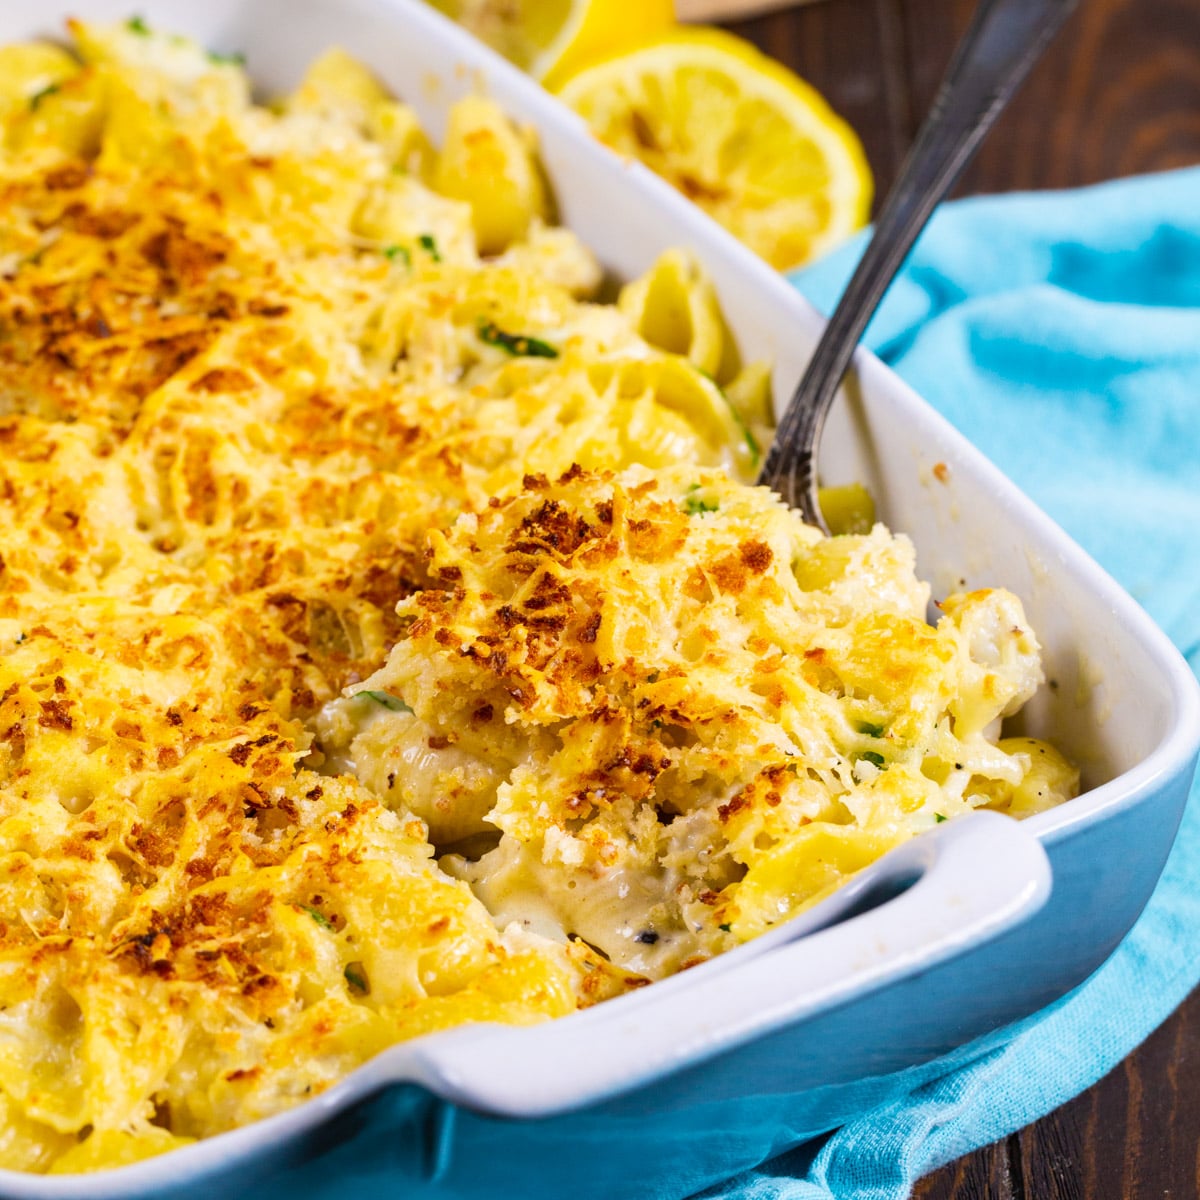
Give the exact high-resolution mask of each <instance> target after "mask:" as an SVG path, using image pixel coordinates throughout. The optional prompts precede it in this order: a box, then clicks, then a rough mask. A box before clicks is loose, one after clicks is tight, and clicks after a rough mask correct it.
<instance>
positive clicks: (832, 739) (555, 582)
mask: <svg viewBox="0 0 1200 1200" xmlns="http://www.w3.org/2000/svg"><path fill="white" fill-rule="evenodd" d="M73 32H74V34H75V36H76V41H77V46H78V51H79V59H81V60H82V61H79V60H77V59H76V58H74V57H72V56H70V55H67V54H66V53H65V52H63V51H61V50H58V49H56V48H54V47H50V46H23V47H9V48H6V49H3V50H0V133H2V137H3V143H4V152H3V154H2V155H0V1117H2V1118H3V1128H4V1134H3V1137H0V1164H2V1165H4V1166H8V1167H18V1168H23V1169H27V1170H52V1171H80V1170H90V1169H95V1168H98V1167H102V1166H112V1165H117V1164H119V1163H122V1162H130V1161H134V1160H136V1159H138V1158H141V1157H145V1156H147V1155H150V1154H156V1153H159V1152H161V1151H163V1150H167V1149H170V1148H171V1147H173V1146H177V1145H180V1144H183V1143H184V1142H186V1141H187V1140H190V1139H193V1138H198V1137H204V1136H208V1135H210V1134H213V1133H217V1132H219V1131H221V1130H225V1129H229V1128H232V1127H234V1126H237V1125H240V1124H243V1123H245V1122H247V1121H251V1120H254V1119H256V1118H258V1117H262V1116H265V1115H268V1114H270V1113H274V1112H278V1111H280V1110H282V1109H285V1108H287V1107H289V1106H291V1105H293V1104H295V1103H298V1102H299V1101H301V1100H303V1099H304V1098H306V1097H308V1096H312V1095H314V1094H316V1093H318V1092H320V1091H321V1090H322V1089H324V1088H326V1087H328V1086H329V1085H330V1084H331V1083H333V1082H335V1081H336V1080H338V1079H340V1078H342V1077H343V1076H344V1075H345V1074H346V1073H347V1072H349V1071H350V1070H352V1069H353V1068H354V1067H355V1066H357V1065H359V1064H361V1063H362V1062H364V1061H365V1060H366V1059H368V1058H369V1057H371V1056H372V1055H373V1054H375V1053H376V1052H378V1051H379V1050H380V1049H381V1048H383V1047H385V1046H387V1045H389V1044H392V1043H393V1042H396V1041H398V1040H400V1039H403V1038H408V1037H413V1036H416V1035H419V1034H422V1033H426V1032H430V1031H433V1030H436V1029H441V1028H446V1027H449V1026H453V1025H456V1024H460V1023H462V1022H466V1021H506V1022H530V1021H538V1020H543V1019H546V1018H549V1017H553V1016H557V1015H561V1014H564V1013H567V1012H569V1011H572V1010H574V1009H576V1008H577V1007H579V1006H582V1005H587V1004H590V1003H594V1002H595V1001H597V1000H601V999H605V998H607V997H609V996H612V995H616V994H619V993H620V992H622V991H626V990H628V989H629V988H632V987H637V986H640V985H642V984H644V983H646V982H648V981H649V980H651V979H653V978H657V977H659V976H661V975H663V974H665V973H667V972H669V971H672V970H676V969H678V968H680V967H682V966H686V965H689V964H690V963H694V962H697V961H699V960H701V959H703V958H705V957H707V956H709V955H711V954H714V953H717V952H719V951H720V950H722V949H724V948H725V947H727V946H730V945H733V944H736V943H737V942H738V941H740V940H743V939H745V938H748V937H752V936H753V935H754V934H755V933H757V932H758V931H760V930H761V929H763V928H765V927H767V926H768V925H770V924H771V923H772V922H774V921H778V920H781V919H783V918H784V917H785V916H787V915H788V914H789V913H790V912H792V911H794V910H796V909H797V908H799V907H801V906H802V905H804V904H807V903H811V902H813V901H814V900H815V899H817V898H819V897H820V896H821V895H824V894H825V893H826V892H827V891H828V890H829V889H830V888H832V887H834V886H836V885H837V883H838V882H839V881H840V880H842V879H844V878H845V877H846V876H847V875H849V874H850V873H852V872H853V871H854V870H856V869H858V868H859V867H861V866H862V865H864V864H865V863H867V862H869V861H871V859H872V858H874V857H875V856H877V855H878V854H880V853H882V852H883V851H884V850H886V849H887V848H888V847H890V846H891V845H894V844H896V843H897V842H898V841H900V840H902V839H903V838H906V837H909V836H912V835H913V834H915V833H916V832H919V831H920V830H921V829H923V828H927V827H928V826H929V825H931V824H933V823H935V822H936V821H937V820H938V819H940V818H942V817H949V816H953V815H955V814H957V813H959V812H963V811H966V810H968V809H970V808H972V807H976V806H980V805H987V806H990V807H993V808H999V809H1002V810H1005V811H1011V812H1014V813H1016V814H1018V815H1024V814H1025V813H1028V812H1033V811H1037V810H1039V809H1040V808H1041V807H1044V806H1046V805H1048V804H1051V803H1055V802H1057V801H1059V800H1061V799H1063V798H1064V797H1065V796H1067V795H1069V794H1070V793H1071V791H1072V790H1073V788H1074V786H1075V780H1074V773H1073V771H1072V769H1071V768H1070V767H1069V766H1067V764H1065V763H1064V762H1063V760H1062V759H1061V757H1060V756H1058V755H1057V754H1056V752H1054V751H1053V750H1052V749H1051V748H1049V747H1047V746H1045V745H1044V744H1043V743H1040V742H1034V741H1032V740H1029V739H1017V740H1013V739H1007V740H1005V739H1001V740H999V741H997V727H998V720H999V718H1000V717H1001V716H1003V715H1004V714H1006V713H1008V712H1011V711H1013V710H1014V709H1015V708H1016V707H1017V706H1019V705H1020V703H1022V702H1023V700H1024V699H1025V698H1027V697H1028V696H1029V695H1030V694H1031V693H1032V691H1033V689H1034V688H1035V687H1036V685H1037V682H1038V680H1039V678H1040V674H1039V668H1038V661H1037V660H1038V653H1037V644H1036V641H1035V639H1034V637H1033V634H1032V633H1031V632H1030V631H1029V629H1028V628H1027V626H1026V624H1025V621H1024V617H1023V615H1022V613H1021V611H1020V605H1019V604H1018V603H1017V601H1016V600H1015V599H1014V598H1013V597H1011V596H1009V595H1008V594H1007V593H1003V592H989V593H976V594H973V595H970V596H962V597H954V598H952V599H951V600H949V601H947V602H946V604H945V606H944V608H945V616H944V617H943V619H942V620H941V622H940V623H939V625H938V626H937V628H936V629H934V628H931V627H930V626H928V625H927V624H926V623H925V621H924V611H925V604H926V599H927V592H926V589H925V588H924V587H923V585H921V584H919V583H918V582H917V580H916V579H915V577H914V575H913V563H912V551H911V548H910V547H909V545H908V543H907V542H906V541H905V540H904V539H903V538H895V537H892V536H891V535H890V534H888V533H887V532H886V531H885V530H883V529H882V528H876V529H875V530H874V532H872V533H871V534H870V535H868V536H862V537H843V538H837V539H832V540H826V539H822V538H821V537H820V536H819V535H818V534H817V533H815V532H814V531H813V530H811V529H807V528H805V527H804V526H803V525H802V524H801V523H800V522H799V520H798V519H797V518H796V517H795V516H794V515H793V514H791V513H789V512H787V511H786V510H784V509H783V508H782V507H781V506H780V505H779V503H778V502H777V501H776V500H774V499H773V498H772V497H770V496H769V495H768V494H767V493H766V492H764V491H762V490H759V489H753V488H750V487H747V486H744V485H743V484H741V483H738V482H736V480H737V479H738V478H739V477H741V476H743V475H749V474H751V473H752V472H753V470H754V467H755V460H756V455H757V444H756V440H755V436H754V433H753V432H751V430H750V429H749V428H748V427H747V425H746V424H745V423H744V421H743V418H742V417H741V416H739V415H738V414H737V413H735V412H734V410H733V409H732V408H731V407H730V406H729V404H728V403H727V401H726V399H725V396H724V394H723V393H722V390H721V388H720V387H719V386H718V382H717V381H719V382H720V383H721V384H725V385H727V389H728V393H729V394H730V395H732V396H735V397H739V398H740V399H741V401H742V411H743V414H744V416H745V418H746V419H747V420H749V421H750V423H751V424H754V423H755V422H756V421H759V422H761V418H762V415H763V411H764V408H765V404H764V398H765V392H764V382H763V381H764V379H765V374H764V372H763V370H762V368H761V365H757V364H752V365H750V366H749V367H747V368H745V369H741V367H740V364H739V363H738V360H737V355H736V350H735V348H734V347H733V345H732V342H731V341H730V340H729V337H728V333H727V331H726V329H725V326H724V323H723V321H722V320H721V317H720V312H719V310H718V308H717V306H716V300H715V297H714V296H713V294H712V289H711V285H709V284H708V282H707V281H706V280H705V278H704V277H703V274H702V272H700V271H699V269H698V268H697V267H696V265H695V264H694V263H692V262H691V261H690V260H689V259H687V258H686V256H681V255H678V254H676V255H668V256H665V257H664V259H663V260H662V261H661V262H660V263H659V264H658V265H657V266H656V267H655V268H654V269H653V270H652V271H651V272H650V274H649V275H648V276H647V277H646V278H645V279H644V280H641V281H637V282H635V283H634V284H632V285H630V286H629V287H628V288H627V289H625V291H624V292H623V293H622V295H621V297H620V302H619V304H618V305H615V306H612V305H609V306H605V305H598V304H594V303H590V302H588V300H587V299H586V297H587V296H588V295H589V294H590V293H591V292H592V291H593V290H594V289H595V288H596V287H597V286H598V284H599V272H598V270H597V268H596V265H595V262H594V260H593V259H592V257H591V256H590V254H588V252H587V251H586V250H585V249H584V248H583V247H582V246H581V245H580V244H579V243H578V242H577V241H576V240H575V239H574V238H573V237H572V236H571V235H570V234H569V233H568V232H567V231H565V230H562V229H556V228H553V227H550V226H548V225H547V224H546V223H545V222H546V218H547V215H548V210H549V200H548V197H547V194H546V189H545V185H544V183H543V181H542V178H541V175H540V172H539V170H538V167H537V164H536V162H535V160H534V158H533V155H532V152H531V146H530V142H529V139H528V137H527V135H526V134H525V133H524V132H523V131H521V130H519V129H516V128H515V127H514V126H512V125H511V124H510V123H508V122H507V121H506V120H505V119H504V117H503V116H502V115H501V114H500V113H499V112H498V111H497V110H496V109H495V107H494V106H493V105H491V104H490V103H488V102H487V101H484V100H482V99H478V98H474V99H471V100H469V101H465V102H464V103H463V104H462V105H460V106H459V107H458V108H457V109H456V110H455V113H454V115H453V118H452V120H451V123H450V130H449V133H448V136H447V141H446V143H445V145H444V146H443V147H442V148H441V149H440V151H436V152H435V151H434V149H433V148H432V147H431V146H430V145H429V143H428V141H427V140H426V139H425V137H424V135H423V134H422V133H421V131H420V129H419V127H418V126H417V123H416V121H415V119H414V117H413V115H412V113H411V111H410V110H408V109H407V108H406V107H405V106H404V105H402V104H400V103H398V102H396V101H395V100H393V99H391V98H390V97H388V96H387V95H386V94H385V93H384V92H383V91H382V90H381V89H380V88H379V86H378V85H377V84H376V83H375V81H374V80H372V79H371V78H370V77H369V76H368V75H367V74H366V73H365V72H364V71H363V70H362V69H361V68H359V67H358V66H357V65H356V64H354V63H353V62H352V61H351V60H349V59H347V58H346V57H345V56H344V55H342V54H340V53H339V52H336V51H334V52H331V53H330V54H329V55H326V56H325V57H324V58H322V59H321V60H319V61H318V63H316V64H315V65H314V67H313V68H312V70H311V71H310V72H309V74H308V76H307V77H306V79H305V80H304V82H303V84H302V85H301V87H300V88H299V89H298V91H297V92H296V93H295V94H294V95H293V96H291V97H289V98H288V99H287V100H286V101H284V102H282V103H281V104H280V105H279V106H277V107H276V108H274V109H267V108H263V107H259V106H256V105H253V104H252V103H251V102H250V101H249V99H248V88H247V84H246V79H245V76H244V74H243V73H242V71H241V70H240V69H239V68H238V67H237V66H236V65H234V64H231V63H228V62H225V61H221V60H218V59H216V58H214V57H213V56H210V55H207V54H205V53H204V52H203V50H201V49H200V48H198V47H196V46H194V45H192V44H191V43H188V42H186V41H185V40H183V39H179V38H174V37H171V36H169V35H164V34H159V33H156V32H154V31H151V30H148V29H147V28H146V27H145V25H144V24H143V23H142V22H140V21H132V22H129V23H127V24H126V25H124V26H120V27H115V28H103V29H100V28H90V27H84V26H75V27H74V28H73ZM483 254H486V256H487V257H486V258H484V257H481V255H483ZM713 376H715V380H714V378H713Z"/></svg>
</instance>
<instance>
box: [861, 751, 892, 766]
mask: <svg viewBox="0 0 1200 1200" xmlns="http://www.w3.org/2000/svg"><path fill="white" fill-rule="evenodd" d="M858 757H859V758H864V759H866V760H867V762H869V763H871V764H872V765H873V766H876V767H878V768H879V769H880V770H881V771H882V770H883V768H884V767H885V766H886V765H887V760H886V759H885V758H884V757H883V755H882V754H876V753H875V751H874V750H866V751H864V752H863V753H862V754H860V755H859V756H858Z"/></svg>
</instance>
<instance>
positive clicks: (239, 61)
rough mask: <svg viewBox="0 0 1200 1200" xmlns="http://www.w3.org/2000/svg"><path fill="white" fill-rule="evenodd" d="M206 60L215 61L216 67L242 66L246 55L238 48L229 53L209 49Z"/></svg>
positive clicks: (244, 63)
mask: <svg viewBox="0 0 1200 1200" xmlns="http://www.w3.org/2000/svg"><path fill="white" fill-rule="evenodd" d="M208 61H209V62H210V63H215V64H216V65H217V66H218V67H244V66H245V65H246V56H245V55H244V54H243V53H242V52H241V51H240V50H234V51H232V52H231V53H229V54H224V53H222V52H221V51H220V50H210V51H209V52H208Z"/></svg>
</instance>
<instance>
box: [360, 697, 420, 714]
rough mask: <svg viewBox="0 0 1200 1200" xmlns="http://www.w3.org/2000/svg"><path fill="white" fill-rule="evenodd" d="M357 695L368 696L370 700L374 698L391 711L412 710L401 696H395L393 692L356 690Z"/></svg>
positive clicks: (408, 711)
mask: <svg viewBox="0 0 1200 1200" xmlns="http://www.w3.org/2000/svg"><path fill="white" fill-rule="evenodd" d="M354 695H355V697H356V698H357V697H358V696H366V697H367V699H368V700H374V701H375V703H376V704H382V705H383V707H384V708H386V709H387V710H388V711H389V712H406V713H410V712H412V709H411V708H409V706H408V705H407V704H405V703H404V701H403V700H401V699H400V697H399V696H393V695H392V693H391V692H355V693H354Z"/></svg>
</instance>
